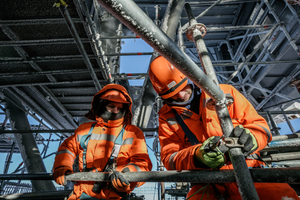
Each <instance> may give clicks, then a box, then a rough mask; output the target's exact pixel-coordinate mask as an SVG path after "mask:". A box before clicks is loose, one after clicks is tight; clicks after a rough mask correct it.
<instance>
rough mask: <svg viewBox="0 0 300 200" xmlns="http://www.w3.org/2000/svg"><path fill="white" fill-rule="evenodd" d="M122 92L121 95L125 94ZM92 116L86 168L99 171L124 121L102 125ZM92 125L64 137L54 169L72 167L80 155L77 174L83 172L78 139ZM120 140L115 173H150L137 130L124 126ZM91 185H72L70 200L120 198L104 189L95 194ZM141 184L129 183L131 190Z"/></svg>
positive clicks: (133, 127)
mask: <svg viewBox="0 0 300 200" xmlns="http://www.w3.org/2000/svg"><path fill="white" fill-rule="evenodd" d="M106 89H107V88H106ZM110 89H120V88H118V87H116V86H115V87H114V88H110ZM121 89H122V88H121ZM105 91H106V90H105ZM105 91H103V89H102V90H100V92H98V93H97V94H96V95H95V96H94V100H93V102H94V101H95V100H96V97H97V98H98V97H99V94H101V93H103V92H105ZM122 92H123V94H124V92H125V91H122ZM125 95H126V96H127V97H129V95H128V94H127V93H125ZM129 98H130V97H129ZM130 100H131V99H130ZM130 103H131V102H130ZM92 105H93V106H92V109H93V107H94V106H95V105H94V104H93V103H92ZM130 112H131V106H130ZM94 117H95V119H96V123H97V124H96V125H95V127H94V129H93V131H92V134H91V136H90V140H89V142H88V145H87V150H86V168H88V169H93V171H100V172H101V171H103V170H104V168H105V165H106V164H107V162H108V160H109V158H110V156H111V152H112V149H113V146H114V143H113V141H114V140H115V138H116V137H117V136H118V134H119V133H120V131H121V129H122V127H123V125H124V121H125V120H126V119H124V118H121V119H118V120H113V121H110V120H109V121H108V122H104V121H103V120H102V118H100V117H96V116H94ZM125 118H126V116H125ZM93 123H95V122H87V123H84V124H81V125H80V126H79V127H78V128H77V129H76V131H75V134H74V135H72V136H70V137H69V138H67V139H66V140H65V141H64V142H63V143H62V144H61V146H60V147H59V149H58V152H57V155H56V157H55V162H54V166H53V169H54V170H55V169H56V168H58V167H60V166H67V167H70V168H72V165H73V163H74V160H75V158H76V156H77V155H78V156H79V169H80V171H82V170H83V149H82V148H81V146H80V139H81V137H82V136H84V135H86V134H88V132H89V130H90V128H91V126H92V124H93ZM122 139H123V141H122V145H121V148H120V151H119V154H118V156H117V160H116V161H117V162H116V163H117V168H116V170H117V171H122V170H123V169H124V168H125V167H128V168H129V169H130V171H150V170H151V169H152V163H151V160H150V158H149V155H148V152H147V146H146V142H145V137H144V134H143V132H142V131H141V130H140V129H139V128H138V127H136V126H134V125H131V124H127V125H126V127H125V131H124V134H123V138H122ZM94 183H95V182H92V181H91V182H77V183H76V184H75V186H74V191H73V195H72V196H71V197H70V198H69V199H78V198H79V197H80V195H81V194H82V192H84V193H86V194H88V195H90V196H92V197H95V198H98V199H111V198H116V199H120V196H119V195H118V194H117V193H116V192H114V191H112V190H109V189H106V188H104V189H102V190H101V192H100V193H98V194H97V193H94V192H93V191H92V188H93V185H94ZM142 184H143V183H131V189H132V190H133V189H134V187H135V186H141V185H142Z"/></svg>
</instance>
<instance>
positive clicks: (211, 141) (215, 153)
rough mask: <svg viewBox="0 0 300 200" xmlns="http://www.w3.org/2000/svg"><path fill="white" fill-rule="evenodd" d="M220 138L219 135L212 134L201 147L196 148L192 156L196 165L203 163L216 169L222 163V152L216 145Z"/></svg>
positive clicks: (223, 158) (223, 157) (223, 159)
mask: <svg viewBox="0 0 300 200" xmlns="http://www.w3.org/2000/svg"><path fill="white" fill-rule="evenodd" d="M220 138H221V137H219V136H212V137H210V138H208V139H207V140H205V141H204V143H203V144H202V146H201V147H198V148H197V149H196V151H195V154H194V158H195V162H196V164H198V166H201V165H202V166H203V164H204V165H205V166H208V167H210V168H213V169H217V168H220V167H222V166H223V165H224V163H225V156H224V153H223V152H221V151H220V149H219V148H218V147H217V144H218V143H219V141H220Z"/></svg>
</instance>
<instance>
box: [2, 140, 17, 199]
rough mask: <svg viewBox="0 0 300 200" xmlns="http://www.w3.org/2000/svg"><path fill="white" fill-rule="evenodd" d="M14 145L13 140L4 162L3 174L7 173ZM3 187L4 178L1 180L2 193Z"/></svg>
mask: <svg viewBox="0 0 300 200" xmlns="http://www.w3.org/2000/svg"><path fill="white" fill-rule="evenodd" d="M15 145H16V143H15V142H13V143H12V145H11V149H10V153H9V156H8V158H7V160H6V162H5V167H4V174H7V172H8V169H9V166H10V163H11V158H12V155H13V153H14V150H15ZM3 188H4V180H1V185H0V194H1V193H2V189H3Z"/></svg>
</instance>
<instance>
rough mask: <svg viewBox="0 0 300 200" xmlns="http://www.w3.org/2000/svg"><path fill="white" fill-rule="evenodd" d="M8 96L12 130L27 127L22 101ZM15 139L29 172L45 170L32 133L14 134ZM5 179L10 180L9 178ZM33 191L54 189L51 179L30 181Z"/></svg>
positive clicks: (7, 110) (7, 93) (28, 127)
mask: <svg viewBox="0 0 300 200" xmlns="http://www.w3.org/2000/svg"><path fill="white" fill-rule="evenodd" d="M4 94H5V96H7V97H9V99H13V97H12V95H11V94H10V93H9V92H8V91H7V90H5V91H4ZM9 99H8V98H5V100H6V110H5V111H6V115H7V116H8V118H9V120H10V124H11V128H12V129H13V130H20V129H29V130H30V124H29V122H28V119H27V116H26V115H25V113H24V112H23V111H22V110H21V109H19V107H22V106H23V105H22V103H21V102H20V101H19V100H18V99H13V100H14V101H13V102H12V101H11V100H9ZM14 137H15V140H16V142H17V144H18V148H19V150H20V153H21V156H22V159H23V162H24V165H25V166H26V169H27V171H28V172H29V173H39V172H46V168H45V165H44V162H43V160H42V158H41V154H40V152H39V149H38V146H37V144H36V142H35V139H34V137H33V134H30V133H27V134H19V133H15V134H14ZM7 180H10V179H9V178H8V179H7ZM32 188H33V191H48V190H56V189H55V187H54V185H53V183H52V182H51V181H32Z"/></svg>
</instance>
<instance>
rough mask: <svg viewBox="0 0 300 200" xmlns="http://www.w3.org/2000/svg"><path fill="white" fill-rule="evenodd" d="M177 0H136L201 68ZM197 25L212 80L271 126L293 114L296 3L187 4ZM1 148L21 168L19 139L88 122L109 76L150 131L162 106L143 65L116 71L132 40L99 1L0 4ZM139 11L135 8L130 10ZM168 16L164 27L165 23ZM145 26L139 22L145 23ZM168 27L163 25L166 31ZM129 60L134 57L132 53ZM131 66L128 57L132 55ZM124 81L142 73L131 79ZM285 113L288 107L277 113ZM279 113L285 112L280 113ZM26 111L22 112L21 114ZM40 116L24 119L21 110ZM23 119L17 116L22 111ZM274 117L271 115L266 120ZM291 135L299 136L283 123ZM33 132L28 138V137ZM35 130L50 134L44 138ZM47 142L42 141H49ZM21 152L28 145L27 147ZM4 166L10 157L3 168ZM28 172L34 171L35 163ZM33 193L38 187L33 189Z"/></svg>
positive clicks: (149, 134)
mask: <svg viewBox="0 0 300 200" xmlns="http://www.w3.org/2000/svg"><path fill="white" fill-rule="evenodd" d="M182 2H183V1H179V0H177V1H175V0H172V1H171V0H170V1H167V0H156V1H153V0H139V1H134V3H135V4H136V5H137V6H138V7H139V8H140V9H141V11H142V12H143V15H145V16H147V17H148V18H149V19H150V20H151V21H152V22H154V23H155V24H156V25H157V26H158V27H161V29H162V30H164V32H166V31H168V30H169V29H173V32H172V34H171V35H170V34H168V36H169V37H170V39H171V40H172V41H174V44H176V45H177V46H178V47H179V48H180V49H181V50H182V51H183V52H184V53H185V54H186V55H187V56H188V57H190V58H191V59H192V61H193V62H194V63H195V64H196V65H197V66H199V68H201V69H202V64H201V62H200V59H199V56H198V52H197V48H196V45H195V44H194V42H193V41H190V40H189V39H188V38H187V35H186V32H188V28H189V19H188V16H187V13H186V11H185V10H184V8H182V7H181V10H179V11H177V12H179V19H178V20H174V21H172V19H177V18H175V17H173V16H172V14H174V13H175V14H176V12H175V11H172V10H171V11H170V10H169V7H168V6H169V5H170V4H172V3H173V5H176V6H178V5H179V6H181V4H182ZM188 3H189V4H190V6H191V10H192V13H193V15H194V16H195V19H196V20H197V22H198V23H201V24H203V25H205V27H206V35H205V36H204V42H205V45H206V48H207V50H208V54H209V57H210V59H211V61H212V65H213V67H214V69H215V71H216V75H217V79H218V82H219V83H227V84H231V85H233V86H235V87H236V88H237V89H238V90H239V91H240V92H241V93H242V94H243V95H244V96H245V97H246V98H247V99H248V100H249V101H250V102H251V103H252V104H253V106H254V107H255V108H256V110H257V111H259V112H260V113H261V114H262V115H264V116H265V117H266V118H268V120H269V122H270V126H271V128H272V133H273V134H274V135H279V134H280V132H279V131H278V129H277V128H276V122H282V121H287V122H288V124H289V125H290V123H289V120H291V119H294V118H298V114H299V109H298V107H299V92H298V89H299V87H300V86H299V81H298V80H299V77H300V75H299V73H300V67H299V63H300V61H299V53H300V52H299V44H300V39H299V38H300V20H299V14H300V8H299V5H298V4H297V2H295V1H285V0H240V1H237V0H214V1H212V0H210V1H195V0H191V1H188ZM0 4H1V7H0V114H1V115H3V116H5V118H4V120H3V122H0V123H1V135H0V152H1V153H8V155H9V154H12V153H21V154H22V157H23V159H24V158H26V159H27V160H24V163H25V166H26V163H27V166H26V167H27V171H30V170H29V169H28V168H30V165H28V162H29V161H30V160H34V161H35V162H38V163H41V169H40V171H43V169H42V168H43V166H42V165H43V164H42V159H41V158H36V157H30V155H28V154H30V152H29V151H26V146H29V145H31V144H32V143H37V144H42V145H44V150H43V152H42V153H41V154H42V157H45V156H50V154H49V153H48V154H47V148H48V146H49V140H51V134H55V135H57V136H58V137H59V138H60V141H61V140H63V139H64V138H66V137H68V136H70V135H71V134H72V133H73V131H74V129H76V127H77V126H78V125H79V124H81V123H83V122H85V121H86V120H85V118H84V117H83V115H84V114H85V113H87V111H88V110H89V108H90V104H91V100H92V97H93V95H94V94H95V93H96V92H97V91H99V90H100V89H101V88H102V87H103V86H104V85H106V84H108V83H118V84H121V85H123V86H124V87H125V88H126V89H127V90H128V91H129V94H130V95H131V96H132V97H133V100H134V106H133V109H134V110H133V111H134V121H133V123H134V124H136V125H137V126H139V127H140V128H141V129H142V130H144V132H145V136H146V138H153V137H155V136H156V132H155V127H156V126H157V123H156V117H157V116H156V112H154V111H153V110H155V109H152V107H153V106H154V108H156V107H159V104H160V103H161V102H159V101H157V99H156V93H155V91H154V90H153V89H152V85H151V82H150V81H149V79H148V74H147V72H145V73H135V72H130V74H129V73H128V74H124V73H120V57H121V56H140V55H153V57H154V55H155V52H149V53H139V52H132V53H121V42H122V39H139V40H140V38H139V37H138V36H137V35H136V32H133V31H132V30H131V29H129V28H128V27H126V26H125V25H122V23H121V22H120V21H119V20H117V19H116V18H115V17H114V16H113V15H112V14H110V13H109V12H108V11H107V10H106V9H104V8H103V7H102V6H101V5H100V4H99V3H98V2H97V1H92V0H73V1H72V0H69V1H55V0H53V1H35V0H34V1H8V0H2V1H1V2H0ZM136 12H137V13H139V11H136ZM164 23H165V24H164ZM145 26H146V24H145ZM166 27H167V28H166ZM133 59H134V58H133ZM133 64H134V62H133ZM130 79H144V80H145V81H144V84H143V85H142V86H131V85H130V84H129V80H130ZM284 111H289V112H284ZM282 113H285V114H286V115H280V114H282ZM23 115H24V116H23ZM27 115H30V116H31V117H32V118H34V119H35V120H37V121H38V122H39V125H31V124H29V123H28V122H26V121H27V118H26V116H27ZM22 116H23V117H22ZM273 118H274V120H272V119H273ZM290 129H291V133H296V132H297V130H294V129H293V127H292V126H290ZM26 133H29V134H31V135H32V134H33V133H34V134H33V135H34V137H33V136H29V137H27V135H28V134H26ZM42 133H51V134H50V137H49V138H44V137H43V134H42ZM47 140H48V142H47ZM24 149H25V151H24ZM8 167H9V157H8V158H7V162H5V167H4V168H5V169H7V168H8ZM32 172H35V171H34V170H33V171H32ZM37 190H38V189H37Z"/></svg>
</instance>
